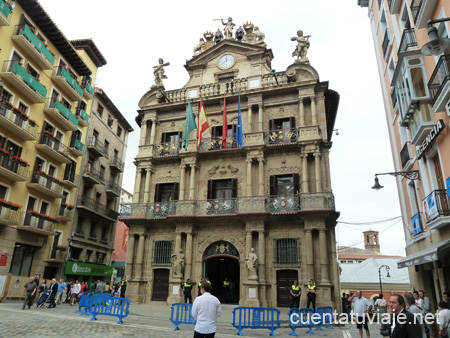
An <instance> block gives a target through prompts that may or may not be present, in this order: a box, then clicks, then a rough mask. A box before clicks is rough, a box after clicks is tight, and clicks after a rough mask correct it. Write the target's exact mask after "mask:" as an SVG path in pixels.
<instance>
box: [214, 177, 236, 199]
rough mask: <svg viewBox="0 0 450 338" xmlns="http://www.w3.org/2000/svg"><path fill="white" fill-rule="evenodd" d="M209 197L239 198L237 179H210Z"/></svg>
mask: <svg viewBox="0 0 450 338" xmlns="http://www.w3.org/2000/svg"><path fill="white" fill-rule="evenodd" d="M207 198H208V199H233V198H237V179H236V178H232V179H231V178H230V179H227V180H210V181H208V194H207Z"/></svg>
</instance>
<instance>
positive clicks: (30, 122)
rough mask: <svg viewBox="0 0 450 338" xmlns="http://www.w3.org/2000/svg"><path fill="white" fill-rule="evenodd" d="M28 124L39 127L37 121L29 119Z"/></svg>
mask: <svg viewBox="0 0 450 338" xmlns="http://www.w3.org/2000/svg"><path fill="white" fill-rule="evenodd" d="M28 124H29V125H30V126H32V127H39V126H38V125H37V123H36V121H35V120H32V119H28Z"/></svg>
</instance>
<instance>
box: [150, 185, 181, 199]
mask: <svg viewBox="0 0 450 338" xmlns="http://www.w3.org/2000/svg"><path fill="white" fill-rule="evenodd" d="M179 191H180V185H179V183H160V184H156V187H155V202H169V201H178V198H179Z"/></svg>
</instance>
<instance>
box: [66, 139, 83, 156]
mask: <svg viewBox="0 0 450 338" xmlns="http://www.w3.org/2000/svg"><path fill="white" fill-rule="evenodd" d="M69 148H70V151H71V152H72V153H73V154H75V155H76V156H81V155H83V149H84V144H83V142H81V141H80V140H78V139H72V140H71V141H70V147H69Z"/></svg>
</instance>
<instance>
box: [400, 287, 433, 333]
mask: <svg viewBox="0 0 450 338" xmlns="http://www.w3.org/2000/svg"><path fill="white" fill-rule="evenodd" d="M403 296H404V298H405V308H406V310H407V311H408V312H409V313H411V314H412V315H413V316H414V318H416V320H417V321H418V323H419V326H420V330H421V332H422V338H427V334H426V332H425V326H424V323H423V312H422V310H420V309H419V308H418V307H417V305H416V300H415V299H414V296H413V294H412V293H411V292H405V294H404V295H403Z"/></svg>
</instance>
